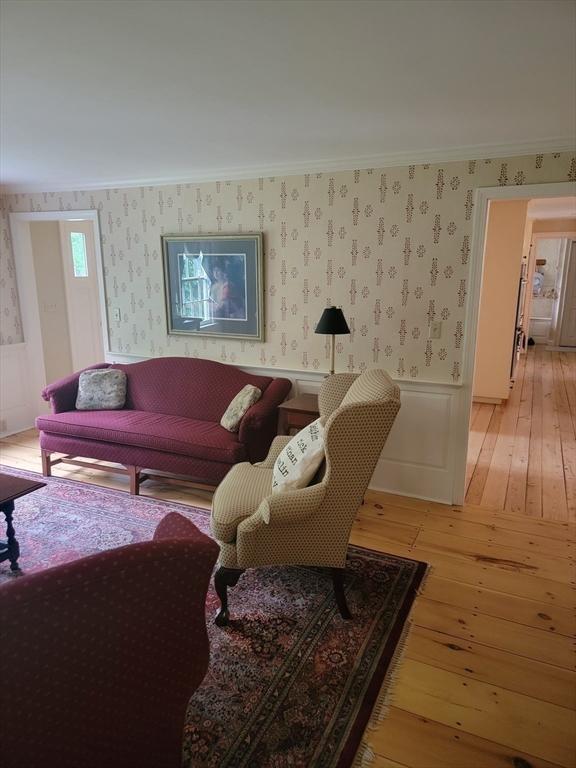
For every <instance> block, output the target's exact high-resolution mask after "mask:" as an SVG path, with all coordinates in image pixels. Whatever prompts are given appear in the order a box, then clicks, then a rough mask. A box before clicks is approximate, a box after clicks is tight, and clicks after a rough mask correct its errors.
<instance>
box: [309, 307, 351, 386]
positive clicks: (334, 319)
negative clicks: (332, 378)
mask: <svg viewBox="0 0 576 768" xmlns="http://www.w3.org/2000/svg"><path fill="white" fill-rule="evenodd" d="M315 332H316V333H322V334H324V335H328V336H331V337H332V339H331V348H330V351H331V355H330V375H332V374H333V373H334V346H335V344H334V336H336V335H340V334H344V333H350V328H348V323H347V322H346V318H345V317H344V313H343V312H342V310H341V309H340V307H326V309H325V310H324V312H322V317H321V318H320V320H319V321H318V325H317V326H316V331H315Z"/></svg>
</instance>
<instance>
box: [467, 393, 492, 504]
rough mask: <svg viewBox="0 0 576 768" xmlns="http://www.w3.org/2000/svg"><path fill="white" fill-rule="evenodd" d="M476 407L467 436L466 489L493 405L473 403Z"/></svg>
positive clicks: (478, 454) (488, 423)
mask: <svg viewBox="0 0 576 768" xmlns="http://www.w3.org/2000/svg"><path fill="white" fill-rule="evenodd" d="M475 405H476V407H477V411H476V415H475V417H474V419H473V420H472V422H471V426H470V435H469V438H468V457H467V460H466V489H468V486H469V485H470V480H471V479H472V475H473V474H474V469H475V467H476V464H477V462H478V457H479V456H480V451H481V450H482V445H483V443H484V440H485V438H486V432H487V431H488V427H489V425H490V419H491V418H492V414H493V413H494V406H493V405H488V404H487V403H475Z"/></svg>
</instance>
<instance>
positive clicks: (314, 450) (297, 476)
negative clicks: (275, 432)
mask: <svg viewBox="0 0 576 768" xmlns="http://www.w3.org/2000/svg"><path fill="white" fill-rule="evenodd" d="M323 461H324V427H323V426H322V424H321V423H320V419H316V421H313V422H312V424H308V426H307V427H304V429H302V430H300V432H298V434H297V435H294V437H293V438H292V440H290V442H289V443H288V445H287V446H286V447H285V448H284V449H283V451H282V452H281V454H280V455H279V456H278V458H277V459H276V463H275V464H274V471H273V473H272V493H281V492H282V491H294V490H296V489H298V488H305V487H306V486H307V485H308V484H309V483H310V481H311V480H312V478H313V477H314V475H315V474H316V472H317V471H318V468H319V466H320V464H322V462H323Z"/></svg>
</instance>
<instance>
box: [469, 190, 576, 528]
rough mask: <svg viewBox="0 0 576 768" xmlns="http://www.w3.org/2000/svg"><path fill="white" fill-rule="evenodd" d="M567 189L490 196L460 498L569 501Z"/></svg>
mask: <svg viewBox="0 0 576 768" xmlns="http://www.w3.org/2000/svg"><path fill="white" fill-rule="evenodd" d="M575 245H576V198H574V197H560V198H547V199H526V198H519V199H517V200H505V201H504V200H498V201H493V202H492V203H491V205H490V209H489V213H488V221H487V225H486V245H485V252H484V269H483V282H482V289H481V296H480V313H479V325H478V343H477V348H476V359H475V371H474V384H473V403H472V411H471V416H470V438H469V444H468V460H467V468H466V502H467V503H469V504H474V505H477V506H482V507H484V508H490V509H505V510H508V511H509V512H512V513H515V514H527V515H529V516H531V517H538V518H544V519H550V520H569V519H570V517H571V516H570V513H569V510H570V509H572V508H573V505H574V498H573V495H572V494H573V485H572V482H571V481H572V478H573V476H574V471H575V469H576V467H575V466H574V456H573V453H572V427H571V424H572V420H573V418H574V396H573V387H572V379H573V373H572V371H573V367H574V359H575V358H574V353H575V352H576V335H575V330H576V329H575V326H574V322H575V320H576V309H575V301H576V261H575V255H574V254H575Z"/></svg>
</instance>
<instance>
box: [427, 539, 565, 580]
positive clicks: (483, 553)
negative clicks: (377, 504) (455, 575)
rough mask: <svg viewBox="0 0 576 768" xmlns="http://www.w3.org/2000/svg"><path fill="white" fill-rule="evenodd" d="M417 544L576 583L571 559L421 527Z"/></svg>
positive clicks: (490, 563)
mask: <svg viewBox="0 0 576 768" xmlns="http://www.w3.org/2000/svg"><path fill="white" fill-rule="evenodd" d="M416 546H418V547H422V548H424V549H427V550H432V551H437V552H440V553H444V554H449V555H451V556H453V557H457V558H459V559H465V560H469V561H471V562H475V563H480V564H483V563H484V564H489V565H493V566H495V567H496V568H501V569H502V570H504V571H508V572H509V571H512V572H516V573H523V574H525V576H527V577H532V576H541V577H543V578H546V579H551V580H552V581H559V582H563V583H576V582H575V570H574V564H573V563H571V562H569V561H568V560H562V559H559V558H554V557H551V556H548V555H542V554H538V553H536V552H527V551H526V550H523V549H516V548H514V547H509V546H504V545H502V544H492V543H485V542H483V541H475V540H474V539H465V538H463V537H461V536H452V535H451V534H448V533H438V532H437V531H426V530H422V531H420V533H419V534H418V537H417V539H416Z"/></svg>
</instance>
